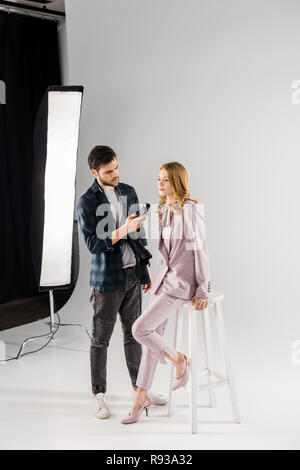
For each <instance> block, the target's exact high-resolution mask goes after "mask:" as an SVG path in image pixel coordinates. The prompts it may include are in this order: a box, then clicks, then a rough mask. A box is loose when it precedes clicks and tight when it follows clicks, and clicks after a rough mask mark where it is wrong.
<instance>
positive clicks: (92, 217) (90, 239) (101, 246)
mask: <svg viewBox="0 0 300 470" xmlns="http://www.w3.org/2000/svg"><path fill="white" fill-rule="evenodd" d="M77 217H78V223H79V226H80V230H81V233H82V236H83V238H84V241H85V244H86V246H87V247H88V249H89V251H90V252H91V253H93V254H98V253H102V252H104V251H113V250H114V248H113V246H112V245H113V243H112V238H110V237H109V234H108V236H107V238H104V239H101V238H99V237H98V236H97V233H96V228H97V223H98V222H97V217H96V212H95V210H94V209H93V207H90V206H89V204H88V203H87V202H86V201H85V200H84V199H83V198H82V197H81V198H80V199H79V201H78V203H77ZM116 241H118V240H117V239H115V240H114V243H116Z"/></svg>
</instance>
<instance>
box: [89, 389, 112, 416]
mask: <svg viewBox="0 0 300 470" xmlns="http://www.w3.org/2000/svg"><path fill="white" fill-rule="evenodd" d="M93 413H94V416H95V418H99V419H106V418H109V417H110V412H109V409H108V408H107V404H106V403H105V401H104V393H97V395H96V396H95V397H94V399H93Z"/></svg>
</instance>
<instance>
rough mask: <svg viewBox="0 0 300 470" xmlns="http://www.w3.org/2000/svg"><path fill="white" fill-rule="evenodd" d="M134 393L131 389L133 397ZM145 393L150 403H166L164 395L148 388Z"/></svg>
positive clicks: (158, 404) (133, 396)
mask: <svg viewBox="0 0 300 470" xmlns="http://www.w3.org/2000/svg"><path fill="white" fill-rule="evenodd" d="M135 394H136V391H135V390H133V391H132V398H133V399H135ZM147 395H148V397H149V398H150V400H151V404H152V405H156V406H162V405H166V404H167V403H168V400H167V398H166V397H164V396H163V395H162V394H161V393H156V392H152V391H151V390H148V392H147Z"/></svg>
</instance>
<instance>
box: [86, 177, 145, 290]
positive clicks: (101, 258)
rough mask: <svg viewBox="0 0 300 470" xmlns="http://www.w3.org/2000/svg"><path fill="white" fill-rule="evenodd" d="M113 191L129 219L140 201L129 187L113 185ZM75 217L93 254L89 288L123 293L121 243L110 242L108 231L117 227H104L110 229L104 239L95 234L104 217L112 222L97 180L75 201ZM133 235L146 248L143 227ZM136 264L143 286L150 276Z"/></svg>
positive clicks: (138, 263) (103, 192)
mask: <svg viewBox="0 0 300 470" xmlns="http://www.w3.org/2000/svg"><path fill="white" fill-rule="evenodd" d="M116 190H117V191H118V193H119V196H122V201H123V202H124V201H126V204H125V205H124V203H123V211H124V215H125V214H127V216H128V215H130V214H132V213H134V212H135V211H136V210H139V206H138V204H139V200H138V197H137V194H136V192H135V189H134V188H133V187H132V186H129V185H128V184H125V183H119V184H118V185H117V186H116ZM126 198H127V199H126ZM104 204H108V206H104ZM101 206H102V207H101ZM98 214H99V215H98ZM77 217H78V222H79V226H80V230H81V233H82V235H83V238H84V241H85V243H86V245H87V247H88V249H89V251H90V252H91V253H92V269H91V274H90V286H93V287H95V288H96V289H97V290H99V291H115V290H123V291H124V289H125V285H124V276H125V274H124V270H123V268H122V266H123V265H122V255H121V251H120V245H121V243H122V240H121V242H120V241H118V242H117V243H115V244H114V245H113V244H112V240H111V232H112V231H113V230H115V228H116V226H115V227H112V226H111V224H110V223H108V224H106V227H108V226H109V229H108V230H106V227H105V236H100V237H99V236H98V235H97V233H98V232H97V231H96V229H97V225H98V224H99V222H101V220H103V219H104V218H105V217H108V220H109V221H113V220H114V219H113V216H112V212H111V210H110V203H109V201H108V199H107V197H106V195H105V191H103V189H102V188H101V186H100V185H99V184H98V181H97V179H95V181H94V183H93V184H92V186H90V188H89V189H88V190H87V191H86V192H85V193H84V194H83V195H82V196H81V197H80V198H79V200H78V202H77ZM131 235H132V234H131ZM135 235H138V237H139V238H140V240H141V242H142V244H143V245H144V246H146V245H147V239H146V234H145V230H144V228H143V226H141V228H140V230H139V231H138V232H135ZM136 262H137V268H138V273H139V277H140V283H141V284H142V285H143V284H149V283H150V277H149V273H148V269H147V266H142V265H140V262H139V259H138V257H137V260H136Z"/></svg>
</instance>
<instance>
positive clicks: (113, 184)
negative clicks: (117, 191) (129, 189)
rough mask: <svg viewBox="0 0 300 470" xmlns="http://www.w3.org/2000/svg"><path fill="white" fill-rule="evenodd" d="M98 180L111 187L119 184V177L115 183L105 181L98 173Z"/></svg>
mask: <svg viewBox="0 0 300 470" xmlns="http://www.w3.org/2000/svg"><path fill="white" fill-rule="evenodd" d="M99 180H100V181H101V183H102V184H103V185H104V186H112V187H113V188H115V187H116V186H117V185H118V184H119V177H118V179H117V181H116V182H115V183H113V182H112V181H106V180H104V179H102V178H101V176H100V175H99Z"/></svg>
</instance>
